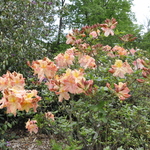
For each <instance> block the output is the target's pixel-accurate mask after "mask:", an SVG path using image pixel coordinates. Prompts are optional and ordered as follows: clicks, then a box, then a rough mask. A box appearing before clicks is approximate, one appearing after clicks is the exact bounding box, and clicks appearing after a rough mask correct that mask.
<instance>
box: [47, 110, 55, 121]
mask: <svg viewBox="0 0 150 150" xmlns="http://www.w3.org/2000/svg"><path fill="white" fill-rule="evenodd" d="M45 118H46V119H49V120H50V119H51V120H52V121H54V120H55V119H54V115H53V114H52V113H51V112H46V113H45Z"/></svg>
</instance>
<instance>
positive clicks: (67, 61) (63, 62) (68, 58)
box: [54, 51, 74, 68]
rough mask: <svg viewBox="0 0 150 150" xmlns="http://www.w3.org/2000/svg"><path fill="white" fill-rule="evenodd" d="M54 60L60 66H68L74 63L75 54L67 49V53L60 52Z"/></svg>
mask: <svg viewBox="0 0 150 150" xmlns="http://www.w3.org/2000/svg"><path fill="white" fill-rule="evenodd" d="M54 60H55V62H56V65H57V66H58V67H59V68H66V67H69V66H70V65H72V64H73V61H74V55H73V54H70V53H69V51H67V52H66V53H65V54H61V53H60V54H58V55H57V56H56V57H55V58H54Z"/></svg>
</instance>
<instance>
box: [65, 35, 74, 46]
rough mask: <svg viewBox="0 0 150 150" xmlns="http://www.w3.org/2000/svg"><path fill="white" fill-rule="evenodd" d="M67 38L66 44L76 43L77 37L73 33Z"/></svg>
mask: <svg viewBox="0 0 150 150" xmlns="http://www.w3.org/2000/svg"><path fill="white" fill-rule="evenodd" d="M66 38H67V41H66V44H74V41H75V39H76V38H75V37H74V35H73V33H69V34H67V35H66Z"/></svg>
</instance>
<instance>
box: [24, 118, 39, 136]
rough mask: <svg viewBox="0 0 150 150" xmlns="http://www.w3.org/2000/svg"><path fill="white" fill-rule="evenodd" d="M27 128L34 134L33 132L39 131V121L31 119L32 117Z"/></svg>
mask: <svg viewBox="0 0 150 150" xmlns="http://www.w3.org/2000/svg"><path fill="white" fill-rule="evenodd" d="M26 129H28V131H29V132H30V134H32V132H34V133H37V132H38V126H37V121H36V120H31V121H30V119H29V120H28V121H27V123H26Z"/></svg>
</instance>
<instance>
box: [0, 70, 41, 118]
mask: <svg viewBox="0 0 150 150" xmlns="http://www.w3.org/2000/svg"><path fill="white" fill-rule="evenodd" d="M0 83H1V84H0V90H1V91H2V94H3V97H2V99H1V100H0V104H1V105H0V109H2V108H4V107H6V108H7V113H12V114H14V115H15V116H16V111H17V110H21V111H23V110H25V111H26V112H28V111H29V109H30V108H33V109H34V111H35V112H36V108H37V107H38V104H37V103H38V101H40V100H41V97H39V96H38V95H37V91H36V90H25V89H24V86H25V81H24V78H23V76H22V74H19V73H16V72H13V73H10V72H7V73H6V74H4V75H3V76H2V77H0Z"/></svg>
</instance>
